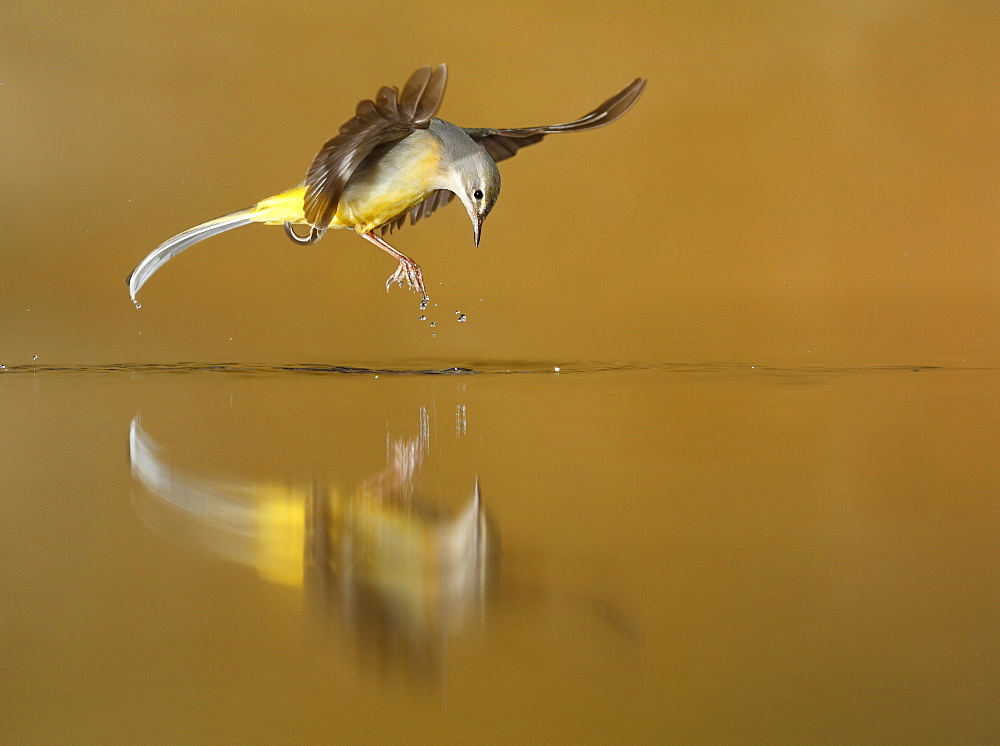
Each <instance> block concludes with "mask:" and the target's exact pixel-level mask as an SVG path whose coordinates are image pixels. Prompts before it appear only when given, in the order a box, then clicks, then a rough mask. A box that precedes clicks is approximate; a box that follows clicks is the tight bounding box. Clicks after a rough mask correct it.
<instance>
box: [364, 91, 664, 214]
mask: <svg viewBox="0 0 1000 746" xmlns="http://www.w3.org/2000/svg"><path fill="white" fill-rule="evenodd" d="M645 88H646V79H645V78H636V79H635V80H633V81H632V82H631V83H630V84H629V85H628V86H627V87H626V88H625V89H624V90H622V91H620V92H619V93H616V94H615V95H614V96H612V97H611V98H609V99H608V100H607V101H605V102H604V103H603V104H601V105H600V106H598V107H597V108H596V109H594V110H593V111H592V112H590V113H589V114H584V115H583V116H582V117H580V118H579V119H577V120H575V121H572V122H567V123H566V124H550V125H546V126H543V127H522V128H520V129H487V128H469V127H466V128H465V132H466V134H468V136H469V137H471V138H472V139H473V140H475V141H476V142H478V143H479V144H480V145H482V146H483V147H484V148H485V149H486V152H487V153H489V154H490V157H491V158H493V160H494V161H502V160H503V159H504V158H510V157H511V156H512V155H514V154H515V153H517V151H518V150H520V149H521V148H523V147H524V146H525V145H532V144H534V143H536V142H538V141H539V140H541V139H542V138H543V137H545V136H546V135H552V134H555V133H557V132H584V131H586V130H592V129H597V128H598V127H603V126H604V125H606V124H611V123H612V122H614V121H615V120H617V119H620V118H621V117H622V116H623V115H624V114H625V112H627V111H628V110H629V109H631V108H632V107H633V106H634V105H635V102H636V101H638V100H639V96H641V95H642V92H643V91H644V90H645ZM454 196H455V195H454V194H452V193H451V192H449V191H447V190H439V191H437V192H434V194H432V195H431V196H430V197H428V198H427V199H426V200H424V201H423V202H421V203H420V204H419V205H417V206H416V207H414V208H413V209H412V210H410V223H411V224H413V223H416V222H417V221H418V220H420V219H422V218H426V217H429V216H430V215H431V214H432V213H433V212H434V211H435V210H437V209H438V208H440V207H444V206H445V205H447V204H448V203H449V202H451V200H452V199H453V198H454ZM404 220H405V216H402V217H399V218H397V219H396V220H394V221H393V222H392V223H390V224H388V225H386V226H383V228H382V232H383V233H385V232H386V231H392V230H393V229H395V228H402V227H403V223H404Z"/></svg>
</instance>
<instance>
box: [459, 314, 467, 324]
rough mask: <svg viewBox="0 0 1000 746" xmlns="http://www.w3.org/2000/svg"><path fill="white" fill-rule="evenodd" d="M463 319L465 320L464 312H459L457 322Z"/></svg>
mask: <svg viewBox="0 0 1000 746" xmlns="http://www.w3.org/2000/svg"><path fill="white" fill-rule="evenodd" d="M463 321H465V314H464V313H463V314H459V316H458V323H459V324H461V323H462V322H463Z"/></svg>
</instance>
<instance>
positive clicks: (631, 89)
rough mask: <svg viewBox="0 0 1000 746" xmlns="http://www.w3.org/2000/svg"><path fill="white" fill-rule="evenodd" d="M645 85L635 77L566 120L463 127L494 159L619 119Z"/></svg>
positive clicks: (644, 82) (637, 98)
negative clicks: (547, 138)
mask: <svg viewBox="0 0 1000 746" xmlns="http://www.w3.org/2000/svg"><path fill="white" fill-rule="evenodd" d="M645 88H646V79H645V78H636V79H635V80H633V81H632V82H631V83H630V84H629V85H628V86H626V88H625V89H624V90H622V91H620V92H619V93H616V94H615V95H614V96H612V97H611V98H609V99H608V100H607V101H605V102H604V103H603V104H601V105H600V106H598V107H597V108H596V109H594V110H593V111H592V112H590V113H589V114H584V115H583V116H582V117H580V118H579V119H577V120H575V121H572V122H566V123H565V124H549V125H545V126H542V127H521V128H519V129H488V128H480V129H472V128H466V129H465V131H466V133H467V134H468V135H469V137H471V138H472V139H473V140H475V141H476V142H478V143H479V144H480V145H482V146H483V147H484V148H486V152H487V153H489V154H490V156H491V157H492V158H493V160H495V161H502V160H503V159H504V158H510V157H511V156H512V155H514V154H515V153H517V151H518V150H520V149H521V148H523V147H524V146H525V145H532V144H534V143H536V142H538V141H539V140H541V139H542V138H543V137H545V136H546V135H554V134H556V133H558V132H585V131H586V130H592V129H597V128H598V127H603V126H604V125H606V124H611V123H612V122H614V121H616V120H618V119H620V118H621V117H622V116H623V115H624V114H625V112H627V111H628V110H629V109H631V108H632V107H633V106H634V105H635V102H636V101H638V100H639V96H641V95H642V92H643V90H645Z"/></svg>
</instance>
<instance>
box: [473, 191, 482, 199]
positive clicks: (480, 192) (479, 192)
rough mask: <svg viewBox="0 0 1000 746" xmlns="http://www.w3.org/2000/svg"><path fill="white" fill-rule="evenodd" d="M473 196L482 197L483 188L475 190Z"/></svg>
mask: <svg viewBox="0 0 1000 746" xmlns="http://www.w3.org/2000/svg"><path fill="white" fill-rule="evenodd" d="M472 196H473V197H475V198H476V199H482V198H483V190H482V189H477V190H476V191H474V192H473V193H472Z"/></svg>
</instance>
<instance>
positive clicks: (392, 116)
mask: <svg viewBox="0 0 1000 746" xmlns="http://www.w3.org/2000/svg"><path fill="white" fill-rule="evenodd" d="M447 80H448V69H447V68H446V67H445V66H444V65H438V66H437V67H435V68H430V67H422V68H420V69H419V70H417V71H416V72H415V73H413V75H411V76H410V79H409V80H408V81H406V85H405V86H404V87H403V92H402V93H399V92H398V91H397V90H396V88H394V87H392V86H383V87H382V88H381V89H380V90H379V92H378V95H377V96H376V97H375V99H376V100H375V101H372V100H371V99H365V100H364V101H361V102H360V103H359V104H358V108H357V111H356V113H355V116H354V117H353V118H352V119H349V120H348V121H347V122H345V123H344V124H343V125H341V127H340V132H339V134H337V136H336V137H334V138H333V139H331V140H330V141H329V142H327V143H326V144H325V145H324V146H323V147H322V149H321V150H320V151H319V153H318V154H317V155H316V158H315V159H314V160H313V163H312V166H311V167H310V168H309V173H308V175H307V176H306V195H305V204H304V207H305V217H306V220H308V221H309V223H310V224H311V225H312V226H313V227H314V228H319V229H323V228H326V227H327V226H328V225H330V221H331V220H333V216H334V215H336V213H337V206H338V205H339V204H340V199H341V197H342V196H343V194H344V188H345V187H346V186H347V182H348V181H349V180H350V178H351V176H352V175H353V174H354V171H355V170H356V169H357V167H358V166H359V165H360V164H361V161H363V160H364V159H365V158H366V157H367V156H368V154H369V153H371V152H372V150H374V149H375V148H376V147H378V146H379V145H382V144H384V143H388V142H394V141H396V140H402V139H403V138H404V137H406V136H407V135H409V134H410V133H411V132H413V131H414V130H417V129H427V127H428V126H430V123H431V119H432V118H433V117H434V115H435V114H436V113H437V111H438V109H439V108H440V107H441V101H442V100H443V98H444V90H445V84H446V83H447Z"/></svg>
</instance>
